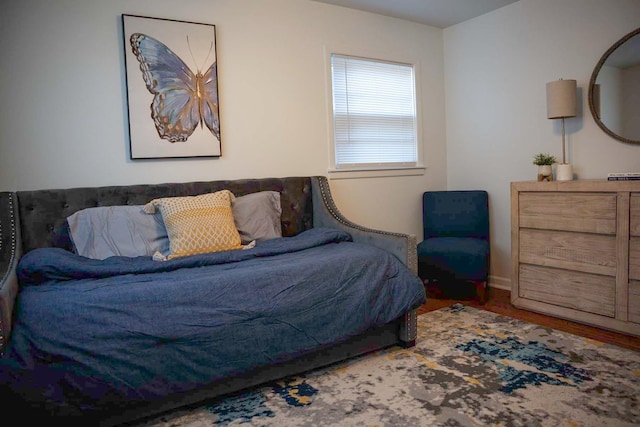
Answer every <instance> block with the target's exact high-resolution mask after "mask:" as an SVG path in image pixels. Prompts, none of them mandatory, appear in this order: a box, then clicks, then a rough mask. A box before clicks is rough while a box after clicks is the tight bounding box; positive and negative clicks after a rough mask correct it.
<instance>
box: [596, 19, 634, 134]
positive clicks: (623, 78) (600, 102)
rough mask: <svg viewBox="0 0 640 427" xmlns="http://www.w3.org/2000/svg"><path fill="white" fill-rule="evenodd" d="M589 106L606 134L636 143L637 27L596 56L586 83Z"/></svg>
mask: <svg viewBox="0 0 640 427" xmlns="http://www.w3.org/2000/svg"><path fill="white" fill-rule="evenodd" d="M589 109H590V110H591V114H592V115H593V118H594V120H595V121H596V123H597V124H598V126H600V128H601V129H602V130H603V131H605V132H606V133H607V134H608V135H610V136H612V137H613V138H615V139H617V140H619V141H622V142H626V143H629V144H640V28H638V29H637V30H634V31H632V32H630V33H629V34H627V35H626V36H624V37H623V38H621V39H620V40H618V42H616V43H615V44H614V45H613V46H611V47H610V48H609V50H607V51H606V52H605V53H604V55H602V58H600V61H599V62H598V64H597V65H596V68H595V69H594V70H593V74H591V81H590V82H589Z"/></svg>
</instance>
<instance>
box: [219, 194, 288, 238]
mask: <svg viewBox="0 0 640 427" xmlns="http://www.w3.org/2000/svg"><path fill="white" fill-rule="evenodd" d="M231 210H232V211H233V219H234V221H235V224H236V228H237V229H238V232H239V233H240V239H241V240H242V244H243V245H246V244H248V243H250V242H251V241H253V240H255V241H256V242H261V241H263V240H268V239H274V238H276V237H282V225H281V224H280V217H281V215H282V207H281V206H280V193H278V192H277V191H260V192H257V193H250V194H247V195H244V196H240V197H236V199H235V200H234V201H232V202H231Z"/></svg>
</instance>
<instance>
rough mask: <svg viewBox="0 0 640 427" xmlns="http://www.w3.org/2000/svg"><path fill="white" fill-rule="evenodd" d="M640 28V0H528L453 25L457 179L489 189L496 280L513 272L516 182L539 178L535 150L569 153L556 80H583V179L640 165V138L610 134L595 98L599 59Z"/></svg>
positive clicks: (577, 150) (579, 128)
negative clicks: (553, 90) (591, 90)
mask: <svg viewBox="0 0 640 427" xmlns="http://www.w3.org/2000/svg"><path fill="white" fill-rule="evenodd" d="M638 26H640V1H638V0H607V1H602V0H520V1H519V2H517V3H513V4H511V5H509V6H506V7H504V8H501V9H498V10H496V11H494V12H492V13H489V14H486V15H483V16H480V17H478V18H475V19H473V20H470V21H467V22H463V23H461V24H458V25H455V26H452V27H449V28H447V29H445V30H444V46H445V76H446V77H445V88H446V89H445V94H446V115H447V160H448V164H447V166H448V167H447V178H448V182H447V184H448V188H449V189H470V188H476V187H477V188H482V189H486V190H488V191H489V196H490V199H491V202H490V209H491V214H492V216H491V221H492V227H491V231H492V241H493V244H492V254H491V256H492V275H493V276H494V281H495V282H498V283H502V284H508V283H509V280H510V279H509V276H510V268H511V263H510V251H511V241H510V238H511V236H510V206H509V203H510V195H509V191H510V187H509V183H510V182H511V181H526V180H535V178H536V167H535V166H533V165H532V158H533V155H534V154H536V153H538V152H541V151H542V152H550V153H552V154H554V155H556V157H561V156H562V139H561V133H560V123H559V122H558V121H553V120H548V119H547V118H546V94H545V84H546V83H547V82H550V81H553V80H557V79H559V78H565V79H576V80H577V82H578V100H579V105H580V107H581V108H579V110H580V111H579V115H578V117H576V118H572V119H567V120H566V126H567V135H568V139H567V142H568V147H567V149H568V154H567V155H568V159H567V161H568V162H569V163H572V164H573V169H574V173H575V174H577V176H578V178H579V179H591V178H603V177H605V178H606V174H607V173H608V172H612V171H621V172H623V171H639V170H640V145H629V144H624V143H621V142H618V141H616V140H614V139H612V138H610V137H609V136H607V135H606V134H605V133H604V132H602V131H601V130H600V128H598V127H597V125H596V124H595V122H594V121H593V118H592V117H591V113H590V111H589V105H588V84H589V79H590V78H591V73H592V71H593V68H594V67H595V65H596V64H597V62H598V60H599V59H600V57H601V56H602V54H603V53H604V52H605V51H606V50H607V49H608V48H609V47H610V46H611V45H613V44H614V43H615V42H616V41H617V40H619V39H620V38H621V37H622V36H624V35H625V34H627V33H628V32H630V31H632V30H634V29H635V28H637V27H638Z"/></svg>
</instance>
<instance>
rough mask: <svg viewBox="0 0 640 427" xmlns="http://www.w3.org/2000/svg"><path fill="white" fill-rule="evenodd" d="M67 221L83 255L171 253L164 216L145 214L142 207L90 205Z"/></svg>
mask: <svg viewBox="0 0 640 427" xmlns="http://www.w3.org/2000/svg"><path fill="white" fill-rule="evenodd" d="M67 223H68V224H69V233H70V237H71V241H72V242H73V246H74V249H75V252H76V253H77V254H78V255H81V256H84V257H88V258H93V259H105V258H108V257H111V256H116V255H118V256H128V257H136V256H152V255H153V254H154V253H155V252H156V251H158V252H160V253H162V254H163V255H168V254H169V237H168V236H167V230H166V228H165V226H164V222H163V221H162V217H161V216H160V215H159V214H157V215H149V214H147V213H145V212H144V211H143V210H142V206H104V207H96V208H87V209H83V210H81V211H78V212H76V213H74V214H73V215H70V216H69V217H67Z"/></svg>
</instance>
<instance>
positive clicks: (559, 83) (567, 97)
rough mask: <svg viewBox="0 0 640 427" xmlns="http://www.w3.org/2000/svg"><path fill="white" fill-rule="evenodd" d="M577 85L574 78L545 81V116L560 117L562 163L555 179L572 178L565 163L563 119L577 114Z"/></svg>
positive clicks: (571, 172) (565, 179)
mask: <svg viewBox="0 0 640 427" xmlns="http://www.w3.org/2000/svg"><path fill="white" fill-rule="evenodd" d="M576 93H577V86H576V81H575V80H563V79H560V80H556V81H554V82H549V83H547V118H548V119H562V163H561V164H559V165H558V166H557V169H556V180H558V181H570V180H572V179H573V171H572V170H571V165H570V164H569V163H567V158H566V149H565V142H564V139H565V135H564V133H565V132H564V119H565V118H567V117H575V116H576V115H577V114H578V103H577V99H576V98H577V96H576Z"/></svg>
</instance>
